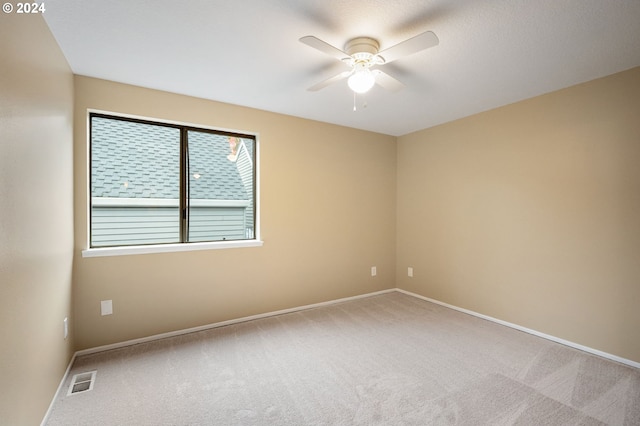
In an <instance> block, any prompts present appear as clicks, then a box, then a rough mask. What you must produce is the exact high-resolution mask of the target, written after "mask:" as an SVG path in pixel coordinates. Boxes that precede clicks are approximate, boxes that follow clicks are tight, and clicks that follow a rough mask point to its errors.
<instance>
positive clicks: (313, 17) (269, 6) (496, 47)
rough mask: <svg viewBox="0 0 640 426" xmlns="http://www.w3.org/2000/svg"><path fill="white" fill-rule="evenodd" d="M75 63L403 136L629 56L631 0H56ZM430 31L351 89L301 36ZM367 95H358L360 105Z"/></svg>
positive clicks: (635, 45)
mask: <svg viewBox="0 0 640 426" xmlns="http://www.w3.org/2000/svg"><path fill="white" fill-rule="evenodd" d="M44 17H45V20H46V21H47V23H48V25H49V27H50V28H51V31H52V32H53V35H54V36H55V38H56V39H57V41H58V43H59V44H60V47H61V48H62V51H63V52H64V54H65V56H66V58H67V60H68V62H69V64H70V66H71V68H72V70H73V71H74V73H76V74H80V75H86V76H91V77H97V78H103V79H107V80H113V81H118V82H123V83H129V84H134V85H138V86H143V87H149V88H154V89H160V90H166V91H170V92H175V93H181V94H186V95H191V96H197V97H201V98H207V99H213V100H216V101H222V102H227V103H232V104H237V105H244V106H249V107H254V108H258V109H263V110H268V111H274V112H278V113H283V114H289V115H294V116H298V117H304V118H309V119H313V120H319V121H324V122H329V123H335V124H340V125H344V126H349V127H355V128H360V129H366V130H371V131H375V132H379V133H384V134H389V135H395V136H398V135H403V134H406V133H410V132H413V131H416V130H420V129H423V128H427V127H431V126H434V125H437V124H441V123H444V122H448V121H451V120H455V119H457V118H461V117H465V116H468V115H472V114H475V113H478V112H481V111H485V110H488V109H492V108H495V107H498V106H501V105H506V104H509V103H513V102H516V101H519V100H522V99H526V98H530V97H533V96H536V95H540V94H543V93H547V92H551V91H554V90H557V89H560V88H564V87H568V86H571V85H574V84H577V83H581V82H584V81H588V80H592V79H594V78H598V77H602V76H605V75H609V74H613V73H615V72H618V71H622V70H626V69H629V68H633V67H635V66H640V24H639V23H640V1H639V0H535V1H533V0H458V1H451V0H442V1H436V0H432V1H427V0H393V1H390V0H386V1H384V0H366V1H365V0H323V1H319V0H269V1H265V0H238V1H229V0H190V1H175V0H109V1H105V0H100V1H98V0H56V1H52V2H50V3H49V2H48V3H47V10H46V13H45V14H44ZM427 30H430V31H433V32H434V33H435V34H436V35H437V36H438V38H439V39H440V44H439V45H438V46H436V47H433V48H431V49H429V50H425V51H423V52H419V53H416V54H414V55H411V56H408V57H405V58H402V59H398V60H397V61H395V62H393V63H390V64H387V65H385V66H383V68H382V69H383V70H384V71H385V72H387V73H388V74H390V75H392V76H394V77H395V78H397V79H399V80H401V81H402V82H403V83H404V84H405V85H406V87H405V88H404V89H403V90H402V91H400V92H395V93H394V92H389V91H386V90H384V89H382V88H381V87H379V86H375V87H374V88H373V89H372V90H371V91H370V92H369V93H367V94H366V95H364V96H359V97H358V99H357V105H358V108H357V111H355V112H354V111H353V103H354V97H353V93H352V92H351V91H350V90H349V89H348V87H347V85H346V81H345V80H343V81H341V82H339V83H336V84H334V85H332V86H330V87H327V88H325V89H323V90H321V91H319V92H309V91H307V90H306V89H307V88H308V87H309V86H312V85H313V84H315V83H317V82H319V81H322V80H324V79H326V78H328V77H331V76H332V75H335V74H337V73H339V72H341V71H344V70H345V69H347V68H346V67H345V65H344V64H342V63H340V62H339V61H337V60H336V59H334V58H331V57H329V56H327V55H323V54H322V53H321V52H319V51H317V50H314V49H312V48H310V47H309V46H306V45H304V44H302V43H300V42H299V41H298V39H299V38H300V37H302V36H306V35H314V36H316V37H318V38H320V39H322V40H324V41H326V42H328V43H330V44H332V45H334V46H336V47H338V48H340V49H342V48H343V47H344V43H345V42H346V41H347V40H349V39H350V38H353V37H357V36H369V37H374V38H376V39H378V40H379V42H380V44H381V49H385V48H387V47H390V46H392V45H394V44H397V43H399V42H401V41H403V40H405V39H407V38H410V37H413V36H415V35H417V34H420V33H422V32H424V31H427ZM365 105H366V107H365Z"/></svg>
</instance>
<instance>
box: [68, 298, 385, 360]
mask: <svg viewBox="0 0 640 426" xmlns="http://www.w3.org/2000/svg"><path fill="white" fill-rule="evenodd" d="M394 291H396V289H393V288H392V289H388V290H381V291H376V292H373V293H366V294H361V295H358V296H351V297H344V298H342V299H335V300H329V301H327V302H320V303H314V304H311V305H304V306H298V307H295V308H289V309H282V310H280V311H273V312H266V313H264V314H258V315H251V316H248V317H242V318H237V319H232V320H228V321H221V322H216V323H213V324H206V325H201V326H199V327H192V328H187V329H183V330H176V331H170V332H168V333H161V334H155V335H153V336H147V337H141V338H139V339H133V340H127V341H124V342H118V343H113V344H110V345H104V346H98V347H95V348H90V349H83V350H81V351H78V352H76V355H77V356H82V355H89V354H94V353H98V352H104V351H109V350H112V349H119V348H124V347H126V346H131V345H137V344H140V343H146V342H152V341H154V340H160V339H166V338H167V337H175V336H181V335H183V334H189V333H196V332H198V331H204V330H209V329H212V328H218V327H224V326H226V325H232V324H238V323H241V322H246V321H253V320H257V319H262V318H268V317H273V316H276V315H282V314H288V313H291V312H298V311H304V310H307V309H313V308H319V307H322V306H329V305H334V304H336V303H342V302H348V301H350V300H356V299H363V298H365V297H370V296H376V295H379V294H385V293H391V292H394Z"/></svg>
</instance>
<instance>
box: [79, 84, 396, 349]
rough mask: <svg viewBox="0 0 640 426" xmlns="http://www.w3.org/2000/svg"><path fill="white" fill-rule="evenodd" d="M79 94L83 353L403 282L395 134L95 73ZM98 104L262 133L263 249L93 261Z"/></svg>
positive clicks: (82, 86) (81, 337) (177, 119)
mask: <svg viewBox="0 0 640 426" xmlns="http://www.w3.org/2000/svg"><path fill="white" fill-rule="evenodd" d="M75 93H76V98H75V102H76V110H75V111H76V112H75V168H76V172H75V184H76V192H75V195H76V204H75V214H76V221H75V231H76V234H75V235H76V237H75V248H76V252H75V267H74V309H75V314H76V317H77V318H76V320H77V327H76V342H77V349H85V348H91V347H96V346H99V345H105V344H110V343H115V342H121V341H124V340H129V339H134V338H139V337H144V336H149V335H153V334H157V333H163V332H168V331H172V330H180V329H184V328H188V327H194V326H199V325H203V324H209V323H214V322H218V321H223V320H229V319H234V318H239V317H244V316H249V315H254V314H260V313H264V312H270V311H274V310H280V309H285V308H291V307H295V306H300V305H305V304H311V303H316V302H322V301H327V300H332V299H337V298H341V297H348V296H353V295H359V294H363V293H368V292H373V291H378V290H382V289H388V288H393V287H394V281H395V191H396V185H395V176H396V158H395V156H396V139H395V138H394V137H391V136H384V135H379V134H375V133H369V132H363V131H359V130H354V129H348V128H345V127H338V126H334V125H329V124H323V123H319V122H314V121H309V120H302V119H297V118H292V117H288V116H283V115H279V114H274V113H269V112H264V111H258V110H252V109H248V108H242V107H236V106H232V105H227V104H221V103H217V102H211V101H206V100H202V99H197V98H191V97H187V96H181V95H176V94H170V93H165V92H159V91H153V90H148V89H143V88H139V87H133V86H127V85H122V84H117V83H113V82H107V81H103V80H97V79H91V78H87V77H79V76H76V79H75ZM87 108H93V109H100V110H106V111H115V112H119V113H127V114H134V115H139V116H146V117H152V118H159V119H170V120H176V121H183V122H188V123H195V124H202V125H206V126H214V127H215V126H217V127H222V128H228V129H236V130H244V131H249V132H257V133H259V143H260V154H261V158H260V185H261V194H260V195H261V196H260V201H261V217H262V223H261V226H262V237H263V240H264V246H263V247H254V248H236V249H228V250H208V251H194V252H184V253H171V254H145V255H133V256H117V257H100V258H82V257H81V250H82V249H83V248H85V247H86V246H87V164H86V158H87V141H86V134H87V129H86V122H87ZM374 265H375V266H377V268H378V275H377V276H376V277H371V274H370V267H371V266H374ZM105 299H112V300H113V310H114V314H113V315H111V316H101V315H100V301H101V300H105Z"/></svg>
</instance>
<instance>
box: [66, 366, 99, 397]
mask: <svg viewBox="0 0 640 426" xmlns="http://www.w3.org/2000/svg"><path fill="white" fill-rule="evenodd" d="M96 373H97V371H89V372H88V373H78V374H76V375H74V376H73V378H72V379H71V386H69V391H68V392H67V396H69V395H75V394H77V393H82V392H89V391H90V390H92V389H93V382H94V381H95V380H96Z"/></svg>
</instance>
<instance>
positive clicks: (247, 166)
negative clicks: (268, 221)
mask: <svg viewBox="0 0 640 426" xmlns="http://www.w3.org/2000/svg"><path fill="white" fill-rule="evenodd" d="M236 165H237V167H238V172H239V173H240V179H242V184H243V185H244V189H245V191H246V192H247V197H248V199H249V207H247V209H246V212H245V227H246V229H247V232H246V234H251V235H245V236H246V237H247V238H251V237H253V236H254V235H253V234H254V232H255V231H254V214H253V212H254V194H253V161H252V155H251V152H249V151H248V149H247V146H246V144H245V143H242V145H241V147H240V150H239V152H238V159H237V161H236Z"/></svg>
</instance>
